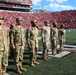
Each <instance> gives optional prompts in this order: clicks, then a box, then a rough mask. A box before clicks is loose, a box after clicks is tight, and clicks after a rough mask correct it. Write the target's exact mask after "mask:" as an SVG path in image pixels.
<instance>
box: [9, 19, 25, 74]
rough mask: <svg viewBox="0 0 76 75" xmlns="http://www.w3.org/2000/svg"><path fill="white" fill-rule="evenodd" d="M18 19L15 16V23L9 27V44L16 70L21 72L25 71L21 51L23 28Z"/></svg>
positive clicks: (22, 48) (23, 38) (23, 35)
mask: <svg viewBox="0 0 76 75" xmlns="http://www.w3.org/2000/svg"><path fill="white" fill-rule="evenodd" d="M20 20H21V18H16V25H15V26H13V27H12V28H11V33H10V38H11V42H10V45H11V47H12V49H13V53H14V61H15V65H16V71H17V73H19V74H21V73H22V71H26V69H25V68H23V67H22V61H23V53H24V46H25V33H24V28H23V27H22V26H21V23H20Z"/></svg>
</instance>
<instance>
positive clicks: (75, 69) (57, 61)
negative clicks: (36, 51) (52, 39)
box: [7, 29, 76, 75]
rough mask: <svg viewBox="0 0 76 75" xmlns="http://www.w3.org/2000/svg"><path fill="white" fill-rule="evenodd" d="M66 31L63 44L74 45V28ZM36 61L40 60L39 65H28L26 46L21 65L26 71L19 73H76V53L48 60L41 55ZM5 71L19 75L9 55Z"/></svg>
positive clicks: (45, 74) (75, 31) (25, 74)
mask: <svg viewBox="0 0 76 75" xmlns="http://www.w3.org/2000/svg"><path fill="white" fill-rule="evenodd" d="M66 31H67V35H66V42H65V44H69V45H76V30H75V29H72V30H71V31H70V32H69V31H68V30H66ZM40 45H41V43H40ZM37 61H39V62H40V64H39V65H36V66H35V67H31V66H30V65H29V53H28V49H27V48H26V49H25V52H24V61H23V67H25V68H26V69H27V71H26V72H23V73H22V74H21V75H76V53H71V54H70V55H68V56H66V57H63V58H55V57H51V59H50V60H48V61H44V60H43V59H42V57H39V58H38V59H37ZM7 73H9V74H10V75H19V74H17V73H16V71H15V66H14V62H13V59H12V57H11V56H10V57H9V66H8V69H7Z"/></svg>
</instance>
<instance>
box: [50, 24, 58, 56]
mask: <svg viewBox="0 0 76 75" xmlns="http://www.w3.org/2000/svg"><path fill="white" fill-rule="evenodd" d="M51 43H52V54H53V55H56V54H57V50H56V49H57V43H58V29H57V23H56V22H55V23H53V27H52V29H51Z"/></svg>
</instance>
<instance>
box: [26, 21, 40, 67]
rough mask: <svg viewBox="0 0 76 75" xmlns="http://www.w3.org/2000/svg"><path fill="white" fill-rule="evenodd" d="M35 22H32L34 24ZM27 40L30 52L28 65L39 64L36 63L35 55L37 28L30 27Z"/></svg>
mask: <svg viewBox="0 0 76 75" xmlns="http://www.w3.org/2000/svg"><path fill="white" fill-rule="evenodd" d="M34 22H35V21H32V23H34ZM27 36H28V37H27V39H28V48H29V52H30V64H31V66H34V64H39V63H38V62H36V59H37V53H38V28H37V27H32V26H31V27H30V28H29V29H28V33H27Z"/></svg>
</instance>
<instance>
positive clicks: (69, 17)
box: [0, 10, 76, 28]
mask: <svg viewBox="0 0 76 75" xmlns="http://www.w3.org/2000/svg"><path fill="white" fill-rule="evenodd" d="M0 15H2V16H4V17H5V19H7V20H6V21H5V25H6V26H8V27H10V24H13V23H14V24H15V19H16V18H17V17H22V19H23V20H22V21H21V23H22V26H23V27H25V28H28V27H29V26H30V25H31V24H30V21H31V20H37V21H38V22H37V24H38V26H39V27H42V26H43V22H44V21H45V20H49V21H50V26H51V25H52V23H53V22H55V21H56V22H57V23H58V27H60V25H61V24H62V23H64V24H65V26H66V28H68V27H71V28H75V27H76V10H69V11H61V12H27V13H26V12H15V11H13V12H12V11H0Z"/></svg>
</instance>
